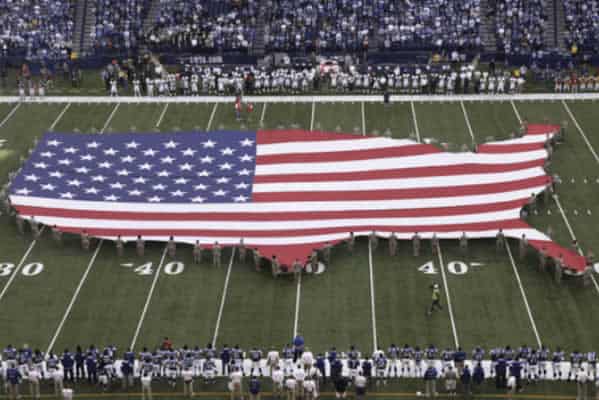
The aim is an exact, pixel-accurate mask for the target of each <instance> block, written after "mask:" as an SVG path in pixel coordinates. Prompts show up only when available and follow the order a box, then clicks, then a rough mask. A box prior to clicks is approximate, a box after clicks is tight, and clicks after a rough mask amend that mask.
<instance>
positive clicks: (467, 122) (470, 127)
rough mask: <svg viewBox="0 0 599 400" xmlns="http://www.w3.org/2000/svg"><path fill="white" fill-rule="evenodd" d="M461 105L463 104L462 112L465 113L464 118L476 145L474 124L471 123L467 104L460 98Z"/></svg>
mask: <svg viewBox="0 0 599 400" xmlns="http://www.w3.org/2000/svg"><path fill="white" fill-rule="evenodd" d="M460 106H462V112H463V113H464V119H465V120H466V126H467V127H468V132H469V133H470V137H471V138H472V144H473V145H476V138H475V137H474V132H473V131H472V125H470V118H468V112H467V111H466V106H465V105H464V102H463V101H462V100H460Z"/></svg>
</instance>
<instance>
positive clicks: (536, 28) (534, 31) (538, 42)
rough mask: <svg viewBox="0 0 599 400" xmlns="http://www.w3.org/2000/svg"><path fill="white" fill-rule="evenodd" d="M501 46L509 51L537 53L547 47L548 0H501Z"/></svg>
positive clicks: (498, 25) (497, 20) (498, 32)
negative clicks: (545, 39)
mask: <svg viewBox="0 0 599 400" xmlns="http://www.w3.org/2000/svg"><path fill="white" fill-rule="evenodd" d="M496 5H497V6H496V9H495V10H494V14H495V23H496V27H495V28H496V36H497V48H498V50H499V51H503V52H505V54H523V55H533V56H534V55H536V53H537V52H538V51H540V50H542V49H543V47H544V40H543V34H544V32H545V29H546V25H547V7H548V5H549V1H547V0H497V1H496Z"/></svg>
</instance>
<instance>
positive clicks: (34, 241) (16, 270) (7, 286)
mask: <svg viewBox="0 0 599 400" xmlns="http://www.w3.org/2000/svg"><path fill="white" fill-rule="evenodd" d="M45 227H46V226H45V225H44V226H42V229H41V230H40V236H41V234H42V233H43V232H44V228H45ZM36 243H37V239H34V240H33V241H32V242H31V243H30V244H29V247H28V248H27V251H25V254H24V255H23V257H21V261H19V264H17V267H16V268H15V270H14V272H13V273H12V275H11V276H10V278H8V281H7V282H6V284H5V285H4V288H3V289H2V292H0V300H2V298H3V297H4V295H5V294H6V291H7V290H8V288H9V287H10V285H11V284H12V282H13V281H14V280H15V278H16V277H17V275H18V274H19V271H20V270H21V267H22V266H23V264H24V263H25V260H27V257H29V253H31V250H33V248H34V247H35V244H36Z"/></svg>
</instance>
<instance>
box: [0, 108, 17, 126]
mask: <svg viewBox="0 0 599 400" xmlns="http://www.w3.org/2000/svg"><path fill="white" fill-rule="evenodd" d="M19 107H21V103H17V105H16V106H14V107H13V109H12V110H10V112H9V113H8V115H7V116H6V117H4V119H3V120H2V121H1V122H0V128H2V127H3V126H4V124H6V123H7V122H8V120H9V119H10V117H12V116H13V114H14V113H15V112H17V110H18V109H19Z"/></svg>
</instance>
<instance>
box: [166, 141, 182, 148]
mask: <svg viewBox="0 0 599 400" xmlns="http://www.w3.org/2000/svg"><path fill="white" fill-rule="evenodd" d="M178 145H179V143H177V142H174V141H172V140H171V141H169V142H166V143H164V148H166V149H174V148H176V147H177V146H178Z"/></svg>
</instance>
